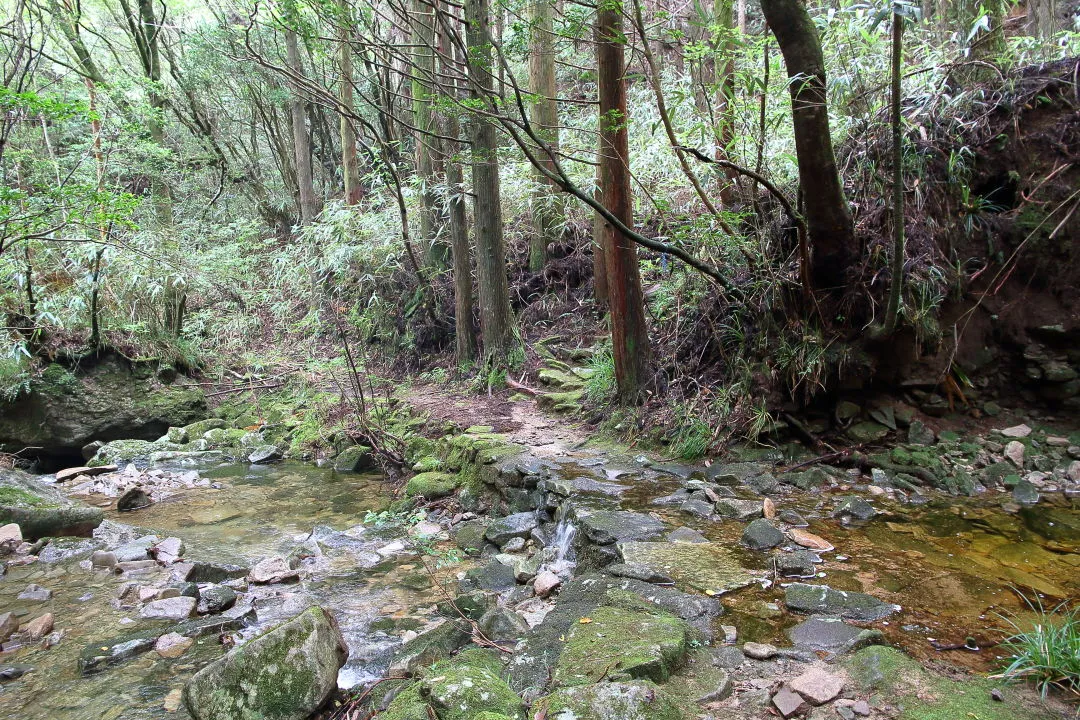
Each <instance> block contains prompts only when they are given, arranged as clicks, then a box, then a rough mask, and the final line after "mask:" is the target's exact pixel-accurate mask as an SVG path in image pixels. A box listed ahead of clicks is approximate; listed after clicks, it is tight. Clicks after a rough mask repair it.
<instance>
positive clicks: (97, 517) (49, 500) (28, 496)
mask: <svg viewBox="0 0 1080 720" xmlns="http://www.w3.org/2000/svg"><path fill="white" fill-rule="evenodd" d="M103 519H104V514H103V512H102V510H101V508H91V507H86V506H84V505H79V504H77V503H75V502H73V501H72V500H70V499H69V498H67V497H66V496H65V495H64V494H63V493H61V492H60V491H59V490H57V489H56V488H54V487H51V486H48V485H45V484H44V483H41V482H39V481H38V480H36V479H35V478H33V477H32V476H30V475H28V474H27V473H24V472H22V471H20V470H7V469H2V468H0V524H3V525H5V526H7V525H18V526H19V528H20V532H21V533H22V535H23V536H24V537H25V538H27V539H30V540H34V539H37V538H42V537H57V536H61V535H89V534H90V533H91V532H92V531H93V529H94V528H96V527H97V526H98V525H100V524H101V521H102V520H103Z"/></svg>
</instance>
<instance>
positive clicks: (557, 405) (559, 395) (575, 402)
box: [536, 390, 585, 415]
mask: <svg viewBox="0 0 1080 720" xmlns="http://www.w3.org/2000/svg"><path fill="white" fill-rule="evenodd" d="M584 402H585V391H584V390H567V391H565V392H550V393H540V394H539V395H537V396H536V404H537V405H539V406H540V407H541V408H542V409H545V410H552V411H554V412H557V413H562V414H566V415H572V414H575V413H580V412H581V407H582V404H583V403H584Z"/></svg>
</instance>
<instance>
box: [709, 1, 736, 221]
mask: <svg viewBox="0 0 1080 720" xmlns="http://www.w3.org/2000/svg"><path fill="white" fill-rule="evenodd" d="M732 2H733V0H714V2H713V14H714V16H715V17H714V20H715V23H716V27H717V28H718V30H719V33H720V35H719V37H718V38H717V42H716V50H717V54H718V58H717V59H716V61H715V64H716V100H715V104H716V159H717V160H730V159H731V157H730V155H731V147H732V145H733V144H734V141H735V41H734V37H733V35H732V33H733V32H734V25H735V17H734V8H733V7H732ZM724 174H725V175H726V177H727V181H726V182H724V183H723V185H722V187H721V188H720V201H721V202H722V203H724V204H725V205H726V204H728V203H730V202H731V199H732V191H733V190H734V189H735V182H736V181H737V179H738V175H737V174H736V173H735V172H734V171H733V170H730V169H727V170H725V172H724Z"/></svg>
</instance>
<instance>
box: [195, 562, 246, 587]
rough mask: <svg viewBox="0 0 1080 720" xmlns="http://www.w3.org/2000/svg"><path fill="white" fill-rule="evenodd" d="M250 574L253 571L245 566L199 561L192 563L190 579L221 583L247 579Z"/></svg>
mask: <svg viewBox="0 0 1080 720" xmlns="http://www.w3.org/2000/svg"><path fill="white" fill-rule="evenodd" d="M249 572H251V570H250V569H249V568H246V567H244V566H243V565H232V564H229V563H214V562H204V561H197V562H194V563H192V569H191V574H190V576H189V578H188V579H189V580H191V581H193V582H209V583H220V582H225V581H226V580H238V579H240V578H242V577H247V574H248V573H249Z"/></svg>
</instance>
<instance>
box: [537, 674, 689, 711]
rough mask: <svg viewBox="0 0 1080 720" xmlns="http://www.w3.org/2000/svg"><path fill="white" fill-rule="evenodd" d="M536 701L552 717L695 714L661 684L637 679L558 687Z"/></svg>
mask: <svg viewBox="0 0 1080 720" xmlns="http://www.w3.org/2000/svg"><path fill="white" fill-rule="evenodd" d="M537 705H538V706H539V707H542V708H544V710H545V711H546V717H548V718H551V719H552V720H569V719H570V718H574V720H690V719H691V718H693V717H695V716H696V713H691V712H690V711H688V710H687V709H685V708H683V707H682V706H681V705H680V704H679V703H678V702H677V701H676V700H675V699H673V698H672V697H671V696H670V695H668V694H667V693H666V692H665V691H664V689H663V688H661V687H659V686H657V685H654V684H653V683H651V682H648V681H641V680H639V681H637V682H603V683H598V684H596V685H584V686H579V687H569V688H562V689H560V690H557V691H555V692H554V693H552V694H551V695H548V696H547V697H545V698H542V699H541V700H540V701H538V703H537Z"/></svg>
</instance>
